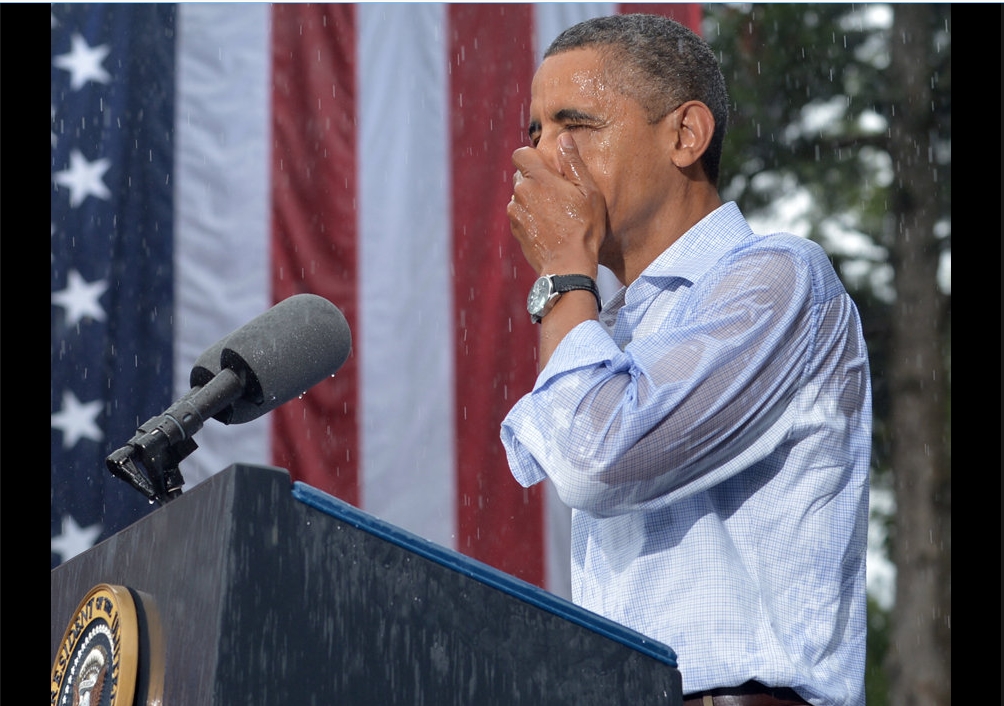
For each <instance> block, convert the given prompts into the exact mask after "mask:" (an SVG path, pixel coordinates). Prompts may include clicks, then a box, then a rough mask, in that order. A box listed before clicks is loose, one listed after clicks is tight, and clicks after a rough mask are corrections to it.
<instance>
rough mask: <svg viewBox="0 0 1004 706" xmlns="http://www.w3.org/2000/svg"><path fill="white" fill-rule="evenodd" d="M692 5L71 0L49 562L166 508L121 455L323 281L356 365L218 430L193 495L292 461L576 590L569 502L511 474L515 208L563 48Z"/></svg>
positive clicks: (57, 261) (57, 38)
mask: <svg viewBox="0 0 1004 706" xmlns="http://www.w3.org/2000/svg"><path fill="white" fill-rule="evenodd" d="M631 11H645V12H658V13H661V14H667V15H670V16H673V17H675V18H677V19H679V20H681V21H683V22H684V23H685V24H688V25H689V26H691V27H692V28H693V29H695V30H697V29H699V26H698V25H699V22H700V17H701V11H700V7H699V6H698V5H679V4H668V5H658V4H640V5H624V4H610V3H555V4H550V3H541V4H500V5H495V4H470V5H467V4H443V3H407V4H384V3H372V4H369V3H363V4H358V5H352V4H335V5H323V4H321V5H316V4H315V5H306V4H271V5H270V4H247V5H244V4H233V3H225V4H211V3H184V4H179V5H171V4H157V3H150V4H68V5H52V8H51V14H52V42H51V46H52V106H51V112H52V191H51V207H52V224H51V229H52V236H51V241H52V264H51V269H52V335H51V362H52V384H51V410H52V413H51V415H52V416H51V420H52V454H51V463H52V465H51V481H52V484H51V489H52V494H51V498H52V499H51V537H52V544H51V550H52V555H51V559H52V566H53V567H55V566H57V565H58V564H59V563H61V562H63V561H66V560H67V559H69V558H70V557H72V556H74V555H75V554H77V553H79V552H80V551H83V550H85V549H86V548H88V547H89V546H91V545H93V544H94V543H96V542H98V541H101V540H102V539H105V538H107V537H109V536H111V535H112V534H114V533H116V532H118V531H120V530H121V529H123V528H124V527H126V526H128V525H129V524H131V523H132V522H135V521H136V520H137V519H139V518H140V517H142V516H143V515H145V514H146V513H148V512H150V511H152V510H154V509H155V507H154V506H152V505H150V504H149V503H148V501H147V500H146V498H145V497H143V496H142V495H141V494H140V493H139V492H137V491H136V490H135V489H133V488H132V487H130V486H129V485H128V484H127V483H125V482H124V481H122V480H120V479H118V478H115V477H113V476H112V475H111V474H110V473H109V472H108V470H107V469H106V467H105V458H106V457H107V456H108V454H110V453H111V452H112V451H114V450H115V449H117V448H119V447H121V446H122V445H123V444H124V443H125V442H126V441H128V440H129V439H130V438H131V437H132V435H133V433H134V432H135V430H136V428H137V426H138V425H140V424H141V423H142V422H144V421H146V420H147V419H149V418H150V417H152V416H153V415H155V414H159V413H160V412H162V411H164V410H165V409H166V408H167V407H168V406H170V404H171V403H172V402H173V401H174V400H176V399H177V398H179V397H180V396H181V395H182V394H184V393H185V392H186V391H187V390H188V386H189V385H188V381H189V373H190V371H191V368H192V365H193V363H194V362H195V360H196V358H197V357H198V355H199V354H200V353H201V352H202V351H203V350H204V349H205V348H207V347H209V346H210V345H212V344H213V343H214V342H216V341H217V340H218V339H220V338H222V337H223V336H224V335H226V334H227V333H229V332H230V331H232V330H234V329H236V328H238V327H239V326H241V325H243V324H244V323H246V322H248V321H250V320H251V319H253V318H254V317H255V316H257V315H258V314H260V313H262V312H264V311H265V310H266V309H268V308H269V307H270V306H271V305H272V304H273V303H275V302H278V301H280V300H283V299H285V298H287V297H288V296H290V295H292V294H296V293H300V292H311V293H314V294H319V295H321V296H324V297H326V298H327V299H329V300H331V301H332V302H333V303H334V304H335V305H336V306H338V307H339V308H340V309H341V310H342V312H343V313H344V314H345V316H346V318H347V320H348V322H349V325H350V328H351V330H352V336H353V353H352V355H351V356H350V358H349V360H348V362H347V363H346V364H345V365H344V366H343V367H342V368H341V369H340V370H339V371H338V373H337V374H336V375H335V376H334V378H332V379H331V380H326V381H324V382H322V383H321V384H319V385H317V386H315V388H313V389H311V390H309V391H308V392H307V394H305V395H304V396H303V398H302V399H297V400H293V401H291V402H288V403H286V404H284V405H282V406H281V407H279V408H278V409H276V410H275V411H273V412H272V413H270V414H268V415H266V416H265V417H262V418H259V419H257V420H255V421H253V422H250V423H247V424H242V425H232V426H224V425H222V424H219V423H217V422H215V421H212V420H210V421H209V422H207V424H206V425H205V427H204V428H203V429H202V430H201V431H200V432H199V433H198V435H197V436H196V438H195V440H196V442H197V443H198V444H199V448H198V449H197V450H195V452H194V453H192V455H191V456H189V457H188V458H187V459H186V460H185V461H183V462H182V464H181V472H182V474H183V476H184V478H185V481H186V484H185V486H184V489H183V490H185V491H187V490H189V489H191V488H192V487H193V486H195V485H197V484H198V483H199V482H201V481H202V480H204V479H205V478H207V477H209V476H210V475H211V474H212V473H215V472H217V471H219V470H222V469H223V468H226V467H227V466H229V465H231V464H233V463H238V462H240V463H252V464H262V465H273V466H279V467H281V468H285V469H287V470H289V472H290V474H291V476H292V478H293V479H294V480H302V481H304V482H306V483H309V484H310V485H313V486H315V487H317V488H319V489H321V490H323V491H325V492H328V493H331V494H332V495H335V496H337V497H340V498H342V499H344V500H346V501H348V502H350V503H352V504H354V505H356V506H358V507H360V508H362V509H364V510H366V511H367V512H371V513H372V514H374V515H376V516H378V517H380V518H381V519H384V520H386V521H389V522H392V523H394V524H396V525H398V526H400V527H402V528H403V529H406V530H408V531H411V532H414V533H416V534H418V535H420V536H422V537H425V538H427V539H430V540H432V541H435V542H437V543H439V544H442V545H444V546H446V547H449V548H452V549H455V550H457V551H460V552H463V553H464V554H467V555H469V556H472V557H474V558H476V559H479V560H481V561H485V562H486V563H488V564H491V565H493V566H495V567H496V568H499V569H502V570H503V571H507V572H509V573H511V574H513V575H515V576H518V577H520V578H523V579H525V580H527V581H530V582H531V583H535V584H537V585H540V586H543V587H545V588H548V589H549V590H553V591H555V592H557V593H559V594H565V595H567V592H568V588H567V580H568V579H567V574H568V546H567V544H568V540H567V510H566V509H565V508H563V507H561V506H560V503H558V501H557V500H556V499H555V498H553V497H552V495H551V493H550V489H549V488H548V487H546V486H539V487H537V488H533V489H530V490H524V489H523V488H521V487H519V486H518V485H517V484H516V483H515V481H513V480H512V478H511V476H510V475H509V471H508V468H507V466H506V462H505V454H504V451H503V449H502V447H501V443H500V442H499V424H500V422H501V420H502V418H503V417H504V416H505V414H506V412H507V411H508V410H509V408H510V407H511V406H512V404H513V403H514V401H515V400H516V399H517V397H518V396H520V395H522V394H523V393H524V392H526V391H527V390H529V388H530V387H531V386H532V384H533V380H534V376H535V373H536V361H535V359H534V349H535V344H536V331H535V329H534V327H533V325H532V324H531V323H530V322H529V318H528V316H527V314H526V310H525V306H524V302H525V297H526V293H527V291H528V289H529V286H530V284H531V283H532V280H533V277H534V273H533V272H531V271H530V268H529V267H528V266H527V265H526V263H525V262H524V261H523V259H522V255H521V254H520V253H519V250H518V247H517V246H516V245H515V242H514V241H513V239H512V237H511V235H510V233H509V227H508V222H507V220H506V216H505V204H506V202H507V201H508V200H509V196H510V193H511V174H512V165H511V161H510V157H511V153H512V151H513V150H514V149H515V148H516V147H518V146H520V145H521V144H524V143H525V140H526V138H525V134H526V122H527V108H528V104H529V86H530V80H531V78H532V76H533V71H534V69H535V67H536V65H537V63H539V61H540V57H541V55H542V53H543V50H544V48H545V47H546V45H547V44H548V43H549V42H550V41H551V40H552V39H553V38H554V37H555V36H556V35H557V34H558V33H559V32H560V31H561V30H562V29H564V28H566V27H568V26H570V25H571V24H574V23H575V22H578V21H580V20H582V19H585V18H587V17H590V16H596V15H604V14H612V13H615V12H631Z"/></svg>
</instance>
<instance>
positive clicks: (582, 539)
mask: <svg viewBox="0 0 1004 706" xmlns="http://www.w3.org/2000/svg"><path fill="white" fill-rule="evenodd" d="M600 318H601V321H600V322H596V321H588V322H585V323H582V324H580V325H579V326H577V327H576V328H575V329H573V330H572V331H571V332H570V333H569V334H568V336H566V337H565V339H564V340H562V342H561V343H560V345H559V346H558V347H557V349H556V350H555V352H554V354H553V356H552V357H551V359H550V361H549V362H548V364H547V366H546V367H545V368H544V370H543V371H541V373H540V375H539V376H538V378H537V381H536V384H535V385H534V388H533V390H532V391H531V392H530V393H529V394H527V395H525V396H524V397H523V398H521V399H520V400H519V401H518V402H517V403H516V405H515V406H514V407H513V409H512V411H511V412H510V413H509V415H508V416H507V417H506V418H505V420H504V421H503V424H502V441H503V444H504V445H505V448H506V453H507V454H508V458H509V464H510V467H511V469H512V473H513V476H514V477H515V478H516V480H517V481H519V483H521V484H522V485H524V486H530V485H533V484H535V483H538V482H540V481H542V480H544V479H545V478H549V479H550V480H551V482H553V484H554V486H555V488H556V489H557V492H558V494H559V496H560V497H561V499H562V500H563V501H564V502H565V503H566V504H567V505H569V506H570V507H571V508H572V548H571V549H572V598H573V600H574V601H575V602H576V603H578V604H579V605H581V606H583V607H585V608H588V609H590V610H592V611H594V612H596V613H599V614H601V615H604V616H606V617H608V618H610V619H613V620H615V621H618V622H620V623H622V624H624V625H627V626H629V627H631V628H634V629H635V630H637V631H639V632H641V633H643V634H645V635H647V636H649V637H652V638H654V639H656V640H659V641H661V642H663V643H665V644H667V645H669V646H670V647H672V648H673V650H674V651H675V652H676V654H677V656H678V660H679V667H680V672H681V674H682V677H683V691H684V693H691V692H696V691H703V690H705V689H711V688H714V687H722V686H737V685H739V684H742V683H744V682H746V681H747V680H750V679H756V680H758V681H761V682H763V683H764V684H767V685H770V686H787V687H792V688H794V689H795V690H797V691H798V692H799V693H800V694H801V695H802V696H803V697H804V698H806V699H807V700H808V701H810V702H811V703H813V704H818V705H822V704H841V706H853V705H855V704H864V661H865V625H866V607H865V605H866V598H865V596H866V594H865V551H866V537H867V531H868V466H869V458H870V457H869V454H870V447H871V386H870V377H869V367H868V357H867V352H866V349H865V343H864V340H863V338H862V335H861V325H860V320H859V317H858V312H857V309H856V307H855V306H854V303H853V302H852V301H851V299H850V298H849V296H848V294H847V292H846V291H845V290H844V288H843V286H842V284H841V283H840V281H839V279H838V278H837V275H836V273H835V272H834V270H833V268H832V266H831V265H830V262H829V260H828V259H827V257H826V255H825V253H824V252H823V250H822V249H821V248H820V247H819V246H818V245H816V244H815V243H813V242H811V241H809V240H806V239H804V238H799V237H797V236H794V235H790V234H773V235H767V236H760V235H754V233H753V232H752V230H751V229H750V227H749V225H748V224H747V223H746V220H745V219H744V218H743V216H742V214H741V213H740V211H739V209H738V208H737V207H736V205H735V204H734V203H727V204H725V205H723V206H721V207H720V208H719V209H717V210H716V211H715V212H714V213H712V214H710V215H708V216H707V217H706V218H704V219H703V220H702V221H701V222H699V223H698V224H697V225H695V226H694V227H693V228H691V229H690V230H689V231H688V232H687V233H685V234H684V235H683V236H682V237H681V238H680V239H679V240H677V241H676V242H675V243H674V244H673V245H672V246H671V247H670V248H669V249H667V250H666V251H665V252H663V253H662V254H661V255H660V256H659V257H658V258H657V259H656V260H655V261H654V262H653V263H652V264H651V265H650V266H649V267H648V268H647V269H646V270H645V271H644V272H643V273H642V274H641V276H640V277H639V278H638V279H637V280H636V281H635V282H633V283H632V284H631V285H630V286H629V287H627V288H626V289H621V291H620V292H618V293H617V295H616V296H614V297H613V298H612V299H611V300H610V301H608V302H607V303H606V304H605V305H604V309H603V312H602V313H601V317H600Z"/></svg>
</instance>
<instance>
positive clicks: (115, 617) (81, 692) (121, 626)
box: [49, 583, 140, 706]
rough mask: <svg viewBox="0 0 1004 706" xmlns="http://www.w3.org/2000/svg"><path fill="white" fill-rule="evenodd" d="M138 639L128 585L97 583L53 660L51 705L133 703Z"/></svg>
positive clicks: (119, 705) (127, 705)
mask: <svg viewBox="0 0 1004 706" xmlns="http://www.w3.org/2000/svg"><path fill="white" fill-rule="evenodd" d="M139 643H140V638H139V623H138V620H137V616H136V604H135V601H134V600H133V595H132V593H131V592H130V591H129V589H128V588H126V587H124V586H113V585H110V584H104V583H103V584H99V585H97V586H95V587H94V588H92V589H91V591H90V593H88V594H87V596H86V597H85V598H84V600H83V601H81V603H80V605H79V606H78V607H77V610H76V612H75V613H74V614H73V618H72V619H71V620H70V624H69V626H68V627H67V628H66V633H65V634H64V635H63V641H62V642H61V643H60V646H59V651H58V652H57V653H56V659H55V661H54V662H53V664H52V689H51V691H50V699H49V704H50V706H57V705H58V706H133V699H134V696H135V692H136V676H137V665H138V663H139Z"/></svg>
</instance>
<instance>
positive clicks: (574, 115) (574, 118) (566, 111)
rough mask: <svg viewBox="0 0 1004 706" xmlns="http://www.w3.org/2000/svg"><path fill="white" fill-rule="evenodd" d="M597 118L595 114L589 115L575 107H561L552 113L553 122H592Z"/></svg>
mask: <svg viewBox="0 0 1004 706" xmlns="http://www.w3.org/2000/svg"><path fill="white" fill-rule="evenodd" d="M598 120H599V118H597V117H596V116H595V115H591V114H590V113H586V112H584V111H581V110H579V109H577V108H562V109H561V110H559V111H558V112H557V113H555V114H554V122H556V123H576V122H586V123H594V122H597V121H598Z"/></svg>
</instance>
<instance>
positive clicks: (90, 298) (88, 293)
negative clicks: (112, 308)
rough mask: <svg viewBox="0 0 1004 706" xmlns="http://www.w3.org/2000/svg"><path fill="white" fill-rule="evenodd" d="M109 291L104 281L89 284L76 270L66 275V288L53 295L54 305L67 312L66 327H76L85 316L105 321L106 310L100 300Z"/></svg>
mask: <svg viewBox="0 0 1004 706" xmlns="http://www.w3.org/2000/svg"><path fill="white" fill-rule="evenodd" d="M106 289H108V282H106V281H105V280H103V279H99V280H95V281H94V282H87V281H86V280H84V278H83V277H82V276H81V275H80V273H79V272H77V271H76V270H70V271H69V272H68V273H67V275H66V288H65V289H61V290H59V291H58V292H53V293H52V295H51V296H52V303H53V304H55V305H56V306H61V307H63V308H64V309H65V310H66V325H67V326H75V325H76V324H77V323H78V322H79V321H81V320H82V319H83V318H84V317H85V316H89V317H90V318H92V319H94V320H95V321H104V320H105V309H104V307H103V306H101V302H99V301H98V300H99V299H100V298H101V295H102V294H104V293H105V290H106Z"/></svg>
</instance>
